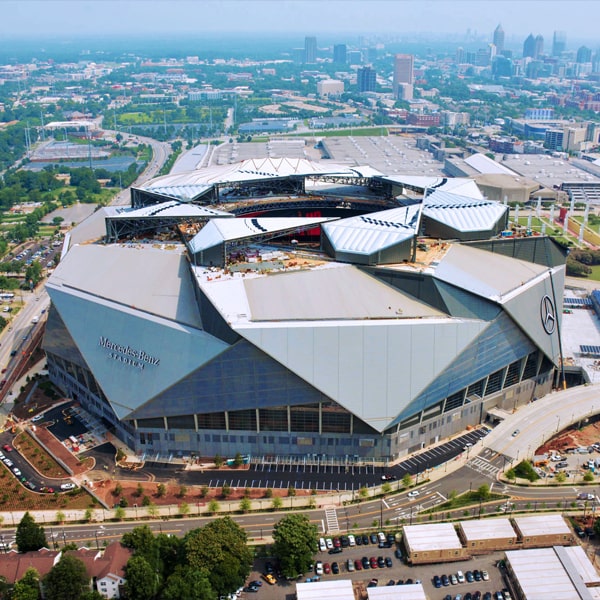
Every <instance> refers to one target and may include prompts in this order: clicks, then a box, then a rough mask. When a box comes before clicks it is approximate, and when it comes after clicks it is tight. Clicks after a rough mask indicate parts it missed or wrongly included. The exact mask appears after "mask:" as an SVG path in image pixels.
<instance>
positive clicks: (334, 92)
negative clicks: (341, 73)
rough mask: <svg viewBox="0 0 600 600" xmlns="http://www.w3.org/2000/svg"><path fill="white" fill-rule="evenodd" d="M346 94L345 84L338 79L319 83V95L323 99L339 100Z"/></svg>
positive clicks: (324, 80)
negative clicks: (338, 98)
mask: <svg viewBox="0 0 600 600" xmlns="http://www.w3.org/2000/svg"><path fill="white" fill-rule="evenodd" d="M343 93H344V82H343V81H338V80H337V79H323V80H322V81H318V82H317V95H318V96H319V97H321V98H337V97H339V96H341V95H342V94H343Z"/></svg>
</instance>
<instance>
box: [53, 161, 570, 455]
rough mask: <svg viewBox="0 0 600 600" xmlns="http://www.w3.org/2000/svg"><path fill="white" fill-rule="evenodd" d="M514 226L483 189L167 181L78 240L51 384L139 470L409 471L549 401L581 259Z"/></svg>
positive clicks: (69, 260)
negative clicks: (352, 466)
mask: <svg viewBox="0 0 600 600" xmlns="http://www.w3.org/2000/svg"><path fill="white" fill-rule="evenodd" d="M506 226H507V208H506V207H505V206H503V205H502V204H499V203H497V202H492V201H488V200H486V199H485V198H484V197H483V196H482V194H481V192H480V191H479V189H478V188H477V186H476V184H475V183H474V182H473V181H472V180H469V179H443V178H431V177H429V178H426V177H401V176H394V177H387V176H385V175H384V174H381V173H377V172H375V171H374V170H373V169H371V168H368V167H365V168H362V169H361V168H352V169H350V168H348V167H342V166H335V165H330V164H329V163H328V164H327V166H326V167H325V166H324V164H323V163H312V162H309V161H305V160H287V159H279V160H269V159H267V160H264V161H244V162H242V163H238V164H237V165H229V166H225V167H219V168H213V169H205V170H199V171H194V172H190V173H183V174H177V175H167V176H164V177H160V178H157V179H155V180H153V181H151V182H149V183H147V184H146V185H145V186H144V187H140V188H137V189H134V190H132V206H131V207H129V208H127V209H123V208H120V209H119V208H116V207H110V208H106V209H102V210H100V211H98V212H97V213H95V214H94V215H93V217H91V218H90V220H88V222H84V223H83V224H82V225H81V226H80V227H79V228H77V229H75V230H74V231H73V233H72V235H71V236H69V238H68V239H67V240H65V249H64V253H63V259H62V261H61V263H60V265H59V266H58V268H57V269H56V270H55V272H54V273H53V275H52V276H51V277H50V279H49V281H48V284H47V290H48V293H49V295H50V298H51V300H52V305H51V309H50V312H49V316H48V322H47V328H46V334H45V339H44V349H45V351H46V354H47V357H48V368H49V372H50V376H51V378H52V380H53V381H54V382H55V383H56V384H57V385H58V386H59V387H60V388H62V389H63V390H64V392H65V394H67V395H68V396H69V397H72V398H73V399H75V400H77V401H79V402H80V403H81V404H82V405H83V406H84V407H85V408H86V409H87V410H89V411H90V412H92V413H93V414H95V415H97V416H98V417H100V418H102V419H103V420H104V422H105V423H107V424H108V425H109V426H110V427H111V428H112V429H113V430H114V432H115V434H116V435H117V436H118V437H119V438H121V439H122V440H123V441H124V442H125V443H127V445H128V446H130V447H131V448H133V449H135V451H136V452H137V453H139V454H140V455H145V456H159V455H160V456H163V457H165V456H190V455H197V456H214V455H217V454H219V455H221V456H225V457H232V456H233V455H235V453H236V452H238V451H239V452H242V453H247V454H252V455H261V456H264V455H271V456H276V455H277V456H306V455H319V456H327V457H337V458H346V459H348V460H354V459H363V458H373V459H376V460H383V461H386V460H393V459H395V458H398V457H401V456H403V455H405V454H407V453H409V452H411V451H414V450H415V449H418V448H421V447H423V446H426V445H429V444H431V443H434V442H436V441H437V440H440V439H443V438H446V437H448V436H450V435H452V434H455V433H457V432H459V431H462V430H464V429H465V428H467V427H469V426H475V425H477V424H480V423H483V422H485V421H486V419H487V418H488V415H489V414H490V411H492V412H493V410H492V409H493V408H496V407H497V408H500V409H504V410H512V409H514V408H515V407H516V406H517V405H520V404H522V403H526V402H529V401H531V400H532V399H534V398H539V397H542V396H543V395H544V394H545V393H546V392H547V391H549V390H550V389H551V386H552V383H553V375H554V373H555V370H556V368H557V366H558V365H559V364H560V354H561V348H560V341H559V340H560V317H561V313H562V290H563V284H564V269H565V267H564V263H565V255H564V252H563V251H562V250H561V249H560V248H559V247H558V246H556V245H555V244H554V243H553V242H552V241H551V240H550V239H548V238H546V237H526V238H519V239H516V238H513V239H503V238H502V237H501V236H500V233H501V232H502V231H503V230H504V229H505V228H506ZM98 238H101V239H98Z"/></svg>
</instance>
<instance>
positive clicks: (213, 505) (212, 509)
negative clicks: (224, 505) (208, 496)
mask: <svg viewBox="0 0 600 600" xmlns="http://www.w3.org/2000/svg"><path fill="white" fill-rule="evenodd" d="M220 508H221V506H220V504H219V503H218V502H217V501H216V500H214V499H213V500H211V501H210V502H209V503H208V512H209V513H210V514H211V515H214V514H216V513H218V512H219V510H220Z"/></svg>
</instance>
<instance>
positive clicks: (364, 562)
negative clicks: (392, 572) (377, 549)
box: [362, 556, 371, 569]
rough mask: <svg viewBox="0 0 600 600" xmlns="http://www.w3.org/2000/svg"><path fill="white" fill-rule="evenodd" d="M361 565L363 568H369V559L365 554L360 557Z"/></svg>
mask: <svg viewBox="0 0 600 600" xmlns="http://www.w3.org/2000/svg"><path fill="white" fill-rule="evenodd" d="M362 566H363V569H370V568H371V563H370V562H369V559H368V558H367V557H366V556H363V557H362Z"/></svg>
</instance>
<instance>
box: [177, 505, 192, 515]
mask: <svg viewBox="0 0 600 600" xmlns="http://www.w3.org/2000/svg"><path fill="white" fill-rule="evenodd" d="M179 514H180V515H181V516H182V517H185V516H186V515H189V514H190V505H189V504H188V503H187V502H182V503H181V504H180V505H179Z"/></svg>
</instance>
